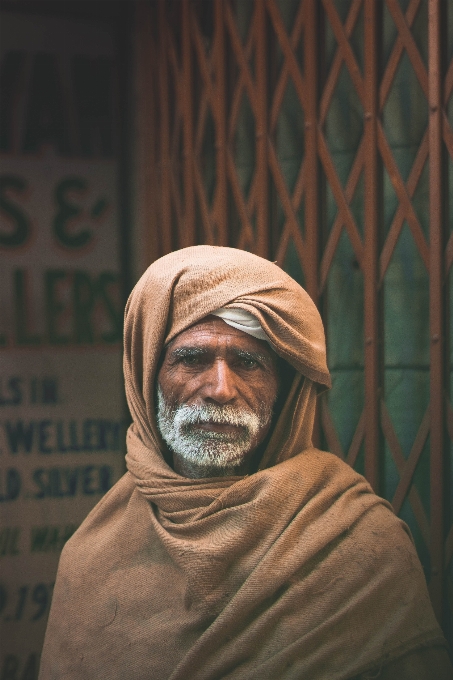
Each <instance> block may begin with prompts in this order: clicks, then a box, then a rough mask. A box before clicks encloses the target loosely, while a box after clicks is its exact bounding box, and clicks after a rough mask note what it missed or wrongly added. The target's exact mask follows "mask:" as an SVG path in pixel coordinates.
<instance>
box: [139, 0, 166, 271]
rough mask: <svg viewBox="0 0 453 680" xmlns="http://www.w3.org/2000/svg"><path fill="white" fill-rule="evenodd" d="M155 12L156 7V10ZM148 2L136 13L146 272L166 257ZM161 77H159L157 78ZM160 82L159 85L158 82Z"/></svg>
mask: <svg viewBox="0 0 453 680" xmlns="http://www.w3.org/2000/svg"><path fill="white" fill-rule="evenodd" d="M153 9H154V8H153ZM151 14H152V8H151V6H150V5H149V4H148V3H137V4H136V5H135V12H134V31H135V35H136V52H135V55H134V71H135V79H134V80H135V82H134V93H135V97H136V101H137V107H136V115H137V133H136V134H137V147H136V148H137V167H138V172H137V185H138V187H137V188H138V192H137V194H138V195H137V202H138V215H137V220H138V222H139V223H140V232H141V233H143V241H144V242H143V247H142V248H141V249H140V252H139V253H137V255H138V260H139V266H140V268H141V269H144V268H145V267H146V266H147V265H148V264H149V263H150V262H152V261H153V260H155V259H157V258H158V257H159V256H160V255H161V254H162V247H161V246H162V243H161V234H160V219H161V216H160V214H159V210H155V209H153V199H154V196H156V195H157V194H158V192H159V189H158V187H157V186H156V184H157V183H158V176H157V175H158V172H159V168H158V158H156V155H158V154H156V148H155V147H156V141H155V140H157V138H158V134H156V133H157V128H158V120H156V119H157V115H156V113H157V112H156V106H157V97H156V88H157V87H158V77H159V74H158V73H156V71H155V70H154V66H155V64H156V63H157V59H156V45H155V41H154V40H152V39H150V36H151V35H152V28H151V27H152V21H153V19H154V16H152V15H151ZM156 76H157V78H156ZM156 81H157V82H156Z"/></svg>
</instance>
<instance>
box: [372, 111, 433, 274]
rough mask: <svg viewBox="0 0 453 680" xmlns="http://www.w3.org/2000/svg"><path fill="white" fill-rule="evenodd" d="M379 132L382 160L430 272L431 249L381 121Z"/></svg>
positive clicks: (378, 127) (378, 125)
mask: <svg viewBox="0 0 453 680" xmlns="http://www.w3.org/2000/svg"><path fill="white" fill-rule="evenodd" d="M377 131H378V148H379V151H380V153H381V156H382V160H383V161H384V164H385V166H386V168H387V171H388V174H389V177H390V181H391V182H392V185H393V188H394V189H395V193H396V195H397V197H398V200H399V202H400V203H401V205H402V207H403V209H404V212H405V218H406V220H407V223H408V224H409V228H410V230H411V232H412V236H413V238H414V242H415V245H416V246H417V248H418V251H419V253H420V255H421V258H422V260H423V263H424V265H425V267H426V269H427V270H428V272H429V260H430V255H429V247H428V244H427V242H426V239H425V235H424V233H423V230H422V228H421V226H420V222H419V220H418V217H417V215H416V213H415V210H414V207H413V205H412V202H411V199H410V196H409V194H408V192H407V188H406V185H405V184H404V182H403V180H402V178H401V175H400V173H399V170H398V166H397V164H396V162H395V159H394V158H393V154H392V152H391V149H390V146H389V143H388V141H387V138H386V136H385V133H384V130H383V129H382V125H381V123H380V122H379V121H378V122H377Z"/></svg>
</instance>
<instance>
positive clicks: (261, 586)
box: [40, 246, 444, 680]
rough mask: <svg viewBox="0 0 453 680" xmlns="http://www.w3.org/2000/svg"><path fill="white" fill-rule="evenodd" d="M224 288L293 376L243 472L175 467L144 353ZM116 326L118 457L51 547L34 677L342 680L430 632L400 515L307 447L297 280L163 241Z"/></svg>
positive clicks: (258, 262)
mask: <svg viewBox="0 0 453 680" xmlns="http://www.w3.org/2000/svg"><path fill="white" fill-rule="evenodd" d="M228 305H231V306H232V307H234V308H242V309H245V310H246V311H249V312H250V313H252V314H254V315H255V316H256V317H257V319H258V320H259V322H260V324H261V326H262V328H263V330H264V331H265V333H266V335H267V336H268V337H269V339H270V340H271V342H272V344H273V345H274V347H275V348H276V351H277V352H278V354H279V355H280V356H282V357H283V358H285V359H286V360H287V361H288V362H289V363H290V364H292V366H293V367H294V368H295V369H296V375H295V378H294V381H293V384H292V386H291V387H290V389H289V392H288V397H287V400H286V402H285V404H284V406H283V408H282V410H281V413H280V416H279V418H278V420H277V422H276V424H275V427H274V430H273V433H272V435H271V437H270V439H269V442H268V445H267V448H266V450H265V452H264V454H263V457H262V461H261V465H260V468H259V470H258V471H257V472H256V473H255V474H251V475H248V476H244V477H239V476H230V477H217V478H203V479H187V478H185V477H182V476H180V475H178V474H177V473H176V472H174V471H173V469H172V468H171V467H170V466H169V465H168V464H167V463H166V462H165V459H164V455H163V452H164V446H163V443H162V441H161V438H160V436H159V433H158V430H157V425H156V417H155V380H156V370H157V368H158V362H159V359H160V357H161V354H162V350H163V347H164V346H165V344H166V343H168V342H169V341H170V340H171V339H172V338H174V337H175V336H176V335H177V334H178V333H180V332H181V331H183V330H184V329H186V328H188V327H189V326H191V325H192V324H194V323H195V322H197V321H199V320H201V319H202V318H204V317H205V316H206V315H208V314H209V313H210V312H212V311H213V310H216V309H219V308H221V307H228ZM124 337H125V344H124V374H125V382H126V395H127V399H128V403H129V407H130V411H131V414H132V418H133V423H132V425H131V427H130V428H129V431H128V435H127V457H126V460H127V467H128V472H127V473H126V474H125V475H124V477H123V478H122V479H121V480H120V481H119V482H118V483H117V484H116V485H115V486H114V487H113V488H112V489H111V490H110V491H109V492H108V493H107V494H106V495H105V496H104V498H103V499H102V500H101V501H100V503H99V504H98V505H97V506H96V507H95V508H94V510H93V511H92V512H91V513H90V515H89V516H88V518H87V519H86V520H85V522H84V523H83V524H82V526H81V527H80V528H79V530H78V531H77V532H76V533H75V534H74V536H73V537H72V538H71V539H70V540H69V541H68V543H67V544H66V546H65V548H64V550H63V553H62V556H61V560H60V566H59V570H58V576H57V581H56V585H55V590H54V596H53V601H52V607H51V612H50V617H49V623H48V628H47V633H46V639H45V644H44V650H43V655H42V662H41V670H40V679H41V680H48V679H56V678H59V679H63V678H64V679H67V680H76V679H77V680H84V679H87V680H88V679H90V680H101V679H106V680H107V679H108V680H124V679H125V678H126V679H127V680H142V679H144V678H149V679H152V680H167V679H168V680H219V679H220V678H228V679H230V680H263V679H276V680H280V679H281V680H283V679H285V680H301V679H302V678H304V679H306V680H321V679H322V680H346V679H347V678H352V677H354V676H356V675H359V674H360V673H364V672H366V671H367V670H369V669H374V668H376V667H379V666H384V665H385V664H387V663H388V662H390V661H391V660H392V659H397V658H399V657H402V656H403V655H405V654H407V653H408V652H410V651H411V650H418V649H423V648H426V647H430V646H433V645H442V644H443V643H444V640H443V636H442V634H441V631H440V629H439V627H438V625H437V623H436V621H435V618H434V615H433V612H432V609H431V605H430V602H429V598H428V594H427V589H426V585H425V581H424V576H423V573H422V570H421V566H420V563H419V561H418V558H417V556H416V553H415V550H414V546H413V543H412V540H411V538H410V535H409V532H408V530H407V528H406V526H405V525H404V523H403V522H401V521H400V520H399V519H397V518H396V517H395V515H394V514H393V512H392V509H391V506H390V505H389V504H388V503H387V502H385V501H383V500H382V499H380V498H378V497H377V496H376V495H375V494H374V493H373V492H372V490H371V488H370V486H369V485H368V483H367V482H366V480H365V479H364V478H363V477H361V476H360V475H358V474H357V473H356V472H354V471H353V470H352V469H351V468H350V467H348V466H347V465H346V464H345V463H343V462H342V461H341V460H339V459H338V458H337V457H335V456H333V455H331V454H328V453H325V452H322V451H319V450H317V449H315V448H313V446H312V443H311V433H312V428H313V419H314V412H315V403H316V393H317V389H318V387H319V386H321V387H323V386H328V385H329V384H330V377H329V373H328V370H327V366H326V352H325V340H324V331H323V326H322V322H321V319H320V317H319V314H318V312H317V310H316V307H315V305H314V304H313V302H312V301H311V299H310V298H309V296H308V295H307V294H306V293H305V291H303V290H302V288H301V287H300V286H299V285H298V284H297V283H296V282H295V281H293V279H291V278H290V277H289V276H288V275H286V274H285V273H284V272H283V271H282V270H281V269H280V268H279V267H277V266H276V265H275V264H272V263H270V262H268V261H266V260H263V259H261V258H259V257H257V256H254V255H251V254H249V253H246V252H243V251H239V250H235V249H229V248H217V247H210V246H198V247H193V248H187V249H184V250H181V251H178V252H175V253H172V254H170V255H168V256H166V257H164V258H161V259H160V260H158V261H156V262H155V263H154V264H153V265H151V267H149V269H148V270H147V271H146V273H145V274H144V275H143V277H142V278H141V280H140V281H139V282H138V284H137V285H136V287H135V289H134V290H133V292H132V294H131V296H130V298H129V301H128V304H127V307H126V315H125V331H124ZM345 398H346V399H347V395H345Z"/></svg>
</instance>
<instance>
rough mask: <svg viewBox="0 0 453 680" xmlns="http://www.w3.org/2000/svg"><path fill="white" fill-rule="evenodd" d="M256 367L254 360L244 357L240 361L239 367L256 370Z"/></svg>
mask: <svg viewBox="0 0 453 680" xmlns="http://www.w3.org/2000/svg"><path fill="white" fill-rule="evenodd" d="M258 365H259V364H258V362H257V361H256V359H247V358H245V357H244V358H242V359H241V366H243V367H244V368H256V367H257V366H258Z"/></svg>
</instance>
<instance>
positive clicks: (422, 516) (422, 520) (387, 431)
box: [381, 401, 430, 546]
mask: <svg viewBox="0 0 453 680" xmlns="http://www.w3.org/2000/svg"><path fill="white" fill-rule="evenodd" d="M381 423H382V431H383V433H384V436H385V439H386V440H387V444H388V446H389V449H390V452H391V454H392V458H393V460H394V461H395V465H396V468H397V470H398V473H399V475H400V477H402V476H403V474H404V468H405V466H406V459H405V458H404V455H403V452H402V450H401V445H400V443H399V441H398V437H397V436H396V433H395V430H394V428H393V423H392V420H391V418H390V414H389V412H388V410H387V407H386V405H385V402H384V401H381ZM408 498H409V502H410V504H411V507H412V510H413V512H414V516H415V519H416V521H417V524H418V526H419V528H420V531H421V534H422V536H423V540H424V541H425V543H426V545H427V546H429V544H430V527H429V523H428V519H427V517H426V513H425V509H424V507H423V503H422V502H421V499H420V495H419V493H418V491H417V489H416V487H415V486H412V487H411V488H410V491H409V494H408Z"/></svg>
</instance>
